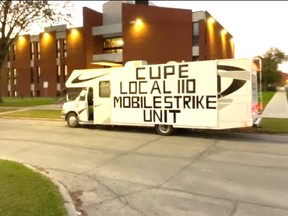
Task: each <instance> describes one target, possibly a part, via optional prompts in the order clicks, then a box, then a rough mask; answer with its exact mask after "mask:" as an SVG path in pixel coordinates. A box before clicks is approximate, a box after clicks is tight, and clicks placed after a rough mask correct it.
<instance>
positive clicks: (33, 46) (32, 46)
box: [30, 42, 35, 60]
mask: <svg viewBox="0 0 288 216" xmlns="http://www.w3.org/2000/svg"><path fill="white" fill-rule="evenodd" d="M34 54H35V44H34V43H33V42H32V43H30V59H31V60H34Z"/></svg>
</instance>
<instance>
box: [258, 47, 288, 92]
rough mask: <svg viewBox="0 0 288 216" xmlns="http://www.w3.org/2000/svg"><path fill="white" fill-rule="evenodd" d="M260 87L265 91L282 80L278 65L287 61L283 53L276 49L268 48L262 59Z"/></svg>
mask: <svg viewBox="0 0 288 216" xmlns="http://www.w3.org/2000/svg"><path fill="white" fill-rule="evenodd" d="M261 59H262V85H263V89H264V90H267V89H269V87H270V86H273V85H274V84H275V83H277V82H279V81H280V80H281V79H282V75H281V72H280V71H278V65H279V64H281V63H282V62H283V61H285V60H287V58H286V56H285V53H284V52H282V51H281V50H279V49H278V48H270V49H269V50H268V51H267V52H266V53H265V54H264V55H263V56H262V57H261Z"/></svg>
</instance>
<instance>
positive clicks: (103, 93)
mask: <svg viewBox="0 0 288 216" xmlns="http://www.w3.org/2000/svg"><path fill="white" fill-rule="evenodd" d="M99 97H102V98H109V97H110V81H100V82H99Z"/></svg>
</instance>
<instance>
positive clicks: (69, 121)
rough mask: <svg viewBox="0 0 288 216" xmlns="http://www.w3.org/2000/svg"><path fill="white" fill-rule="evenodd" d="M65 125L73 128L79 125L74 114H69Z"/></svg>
mask: <svg viewBox="0 0 288 216" xmlns="http://www.w3.org/2000/svg"><path fill="white" fill-rule="evenodd" d="M67 124H68V126H69V127H72V128H75V127H77V126H78V125H79V122H78V117H77V114H76V113H70V114H68V116H67Z"/></svg>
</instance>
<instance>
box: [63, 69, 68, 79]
mask: <svg viewBox="0 0 288 216" xmlns="http://www.w3.org/2000/svg"><path fill="white" fill-rule="evenodd" d="M63 67H64V80H65V81H66V80H67V77H68V67H67V65H64V66H63Z"/></svg>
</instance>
